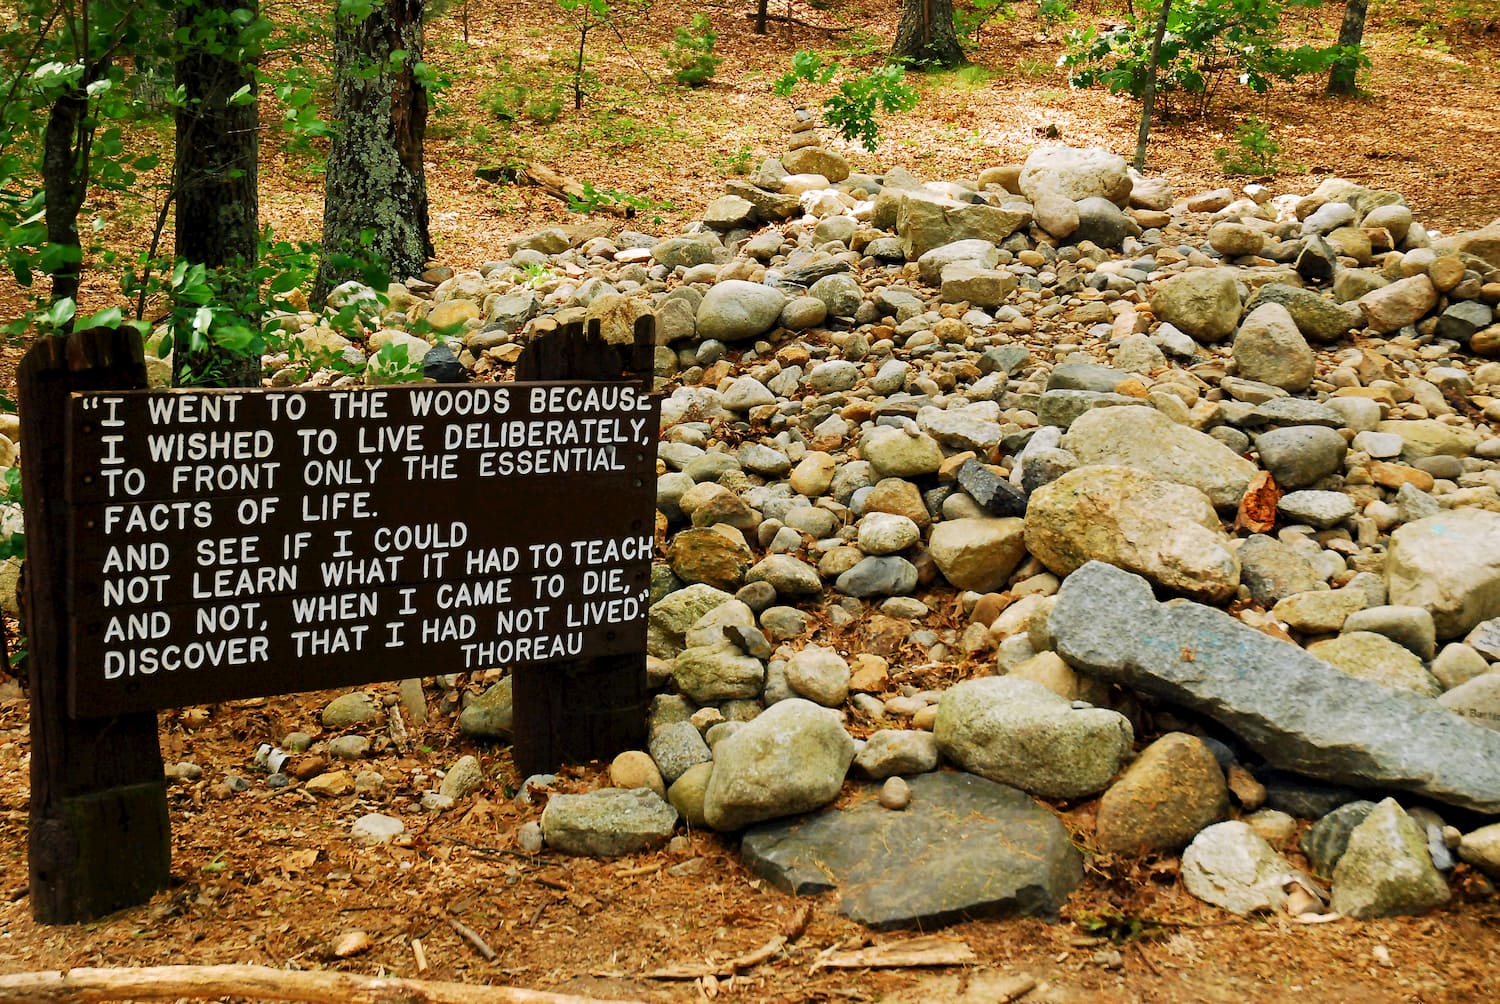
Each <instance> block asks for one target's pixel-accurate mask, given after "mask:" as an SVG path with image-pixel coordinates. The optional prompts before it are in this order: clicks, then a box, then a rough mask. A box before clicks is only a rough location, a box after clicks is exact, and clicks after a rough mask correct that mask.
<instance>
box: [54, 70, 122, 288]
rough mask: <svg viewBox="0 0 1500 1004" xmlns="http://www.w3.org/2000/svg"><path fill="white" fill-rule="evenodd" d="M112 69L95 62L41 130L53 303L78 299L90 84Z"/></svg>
mask: <svg viewBox="0 0 1500 1004" xmlns="http://www.w3.org/2000/svg"><path fill="white" fill-rule="evenodd" d="M108 71H109V60H107V59H106V60H102V61H100V62H98V63H95V64H93V65H91V66H90V67H89V68H88V70H87V71H86V72H85V74H84V79H83V80H80V81H79V82H78V84H77V85H76V86H74V87H72V88H70V89H69V90H68V91H67V92H66V93H64V94H63V95H61V96H60V97H58V98H57V99H56V100H55V101H54V102H53V103H52V108H51V110H50V111H49V112H48V113H47V128H46V130H45V131H44V132H43V134H42V200H43V205H44V207H45V209H46V217H47V243H48V245H50V246H51V247H53V248H56V249H58V250H55V251H53V252H52V254H54V255H56V256H57V258H56V259H55V260H56V262H57V264H56V266H55V267H54V268H53V269H52V270H51V277H52V302H53V303H56V302H57V301H58V300H63V299H67V298H70V297H71V298H72V299H74V300H77V298H78V276H79V272H80V271H81V270H82V267H83V246H82V244H81V243H80V241H79V239H78V213H79V211H80V210H81V209H82V208H83V200H84V197H85V196H86V195H87V194H88V190H89V150H90V147H91V146H92V144H93V139H94V123H93V121H92V120H91V118H90V117H89V113H88V112H89V98H88V87H89V85H90V84H91V83H93V82H94V81H96V80H99V79H100V78H101V77H103V76H104V75H105V74H106V73H107V72H108Z"/></svg>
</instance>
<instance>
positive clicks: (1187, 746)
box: [1094, 732, 1229, 854]
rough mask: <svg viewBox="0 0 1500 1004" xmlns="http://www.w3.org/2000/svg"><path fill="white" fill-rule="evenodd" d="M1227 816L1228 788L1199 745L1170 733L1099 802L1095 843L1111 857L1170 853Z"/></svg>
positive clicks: (1144, 752) (1211, 757)
mask: <svg viewBox="0 0 1500 1004" xmlns="http://www.w3.org/2000/svg"><path fill="white" fill-rule="evenodd" d="M1228 815H1229V786H1228V785H1227V784H1226V783H1225V781H1224V771H1223V769H1222V768H1221V767H1220V766H1219V761H1217V760H1216V759H1214V755H1213V753H1212V751H1210V750H1209V748H1208V747H1207V746H1206V745H1204V743H1203V740H1201V739H1199V738H1198V737H1196V736H1190V735H1186V734H1185V733H1182V732H1170V733H1168V734H1167V735H1164V736H1162V737H1161V738H1160V739H1158V740H1156V742H1154V743H1152V744H1151V745H1150V746H1147V747H1146V748H1145V749H1143V750H1141V755H1140V756H1139V757H1137V758H1136V761H1135V763H1133V764H1131V765H1130V767H1129V769H1127V770H1126V771H1125V773H1124V774H1122V775H1121V776H1120V779H1119V780H1118V781H1116V782H1115V783H1114V784H1112V785H1110V787H1109V790H1108V791H1106V792H1105V793H1104V797H1102V798H1101V799H1099V813H1098V816H1097V822H1096V824H1095V831H1094V836H1095V841H1096V842H1097V843H1098V845H1099V848H1100V850H1103V851H1108V852H1110V853H1114V854H1140V853H1143V852H1146V851H1175V850H1178V849H1179V848H1182V847H1185V846H1186V845H1187V843H1188V841H1190V840H1192V839H1193V837H1195V836H1197V834H1198V831H1199V830H1201V829H1203V828H1204V827H1205V826H1209V825H1210V824H1213V823H1217V822H1219V821H1220V820H1221V819H1224V818H1225V817H1226V816H1228Z"/></svg>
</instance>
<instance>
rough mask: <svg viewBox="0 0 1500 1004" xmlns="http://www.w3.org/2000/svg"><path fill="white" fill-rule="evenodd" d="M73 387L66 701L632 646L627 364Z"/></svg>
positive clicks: (153, 698) (638, 419)
mask: <svg viewBox="0 0 1500 1004" xmlns="http://www.w3.org/2000/svg"><path fill="white" fill-rule="evenodd" d="M75 402H76V407H74V408H72V409H71V410H70V412H69V422H70V429H69V440H68V443H69V445H68V450H69V456H70V458H71V459H70V461H69V464H70V466H69V470H70V471H71V472H72V473H71V474H70V478H71V481H70V489H69V491H70V495H69V499H70V504H71V505H72V507H73V508H72V510H71V512H72V513H73V515H72V517H71V519H72V527H73V531H72V532H73V552H74V554H75V557H76V560H77V562H78V567H77V569H76V570H75V571H74V573H73V575H72V576H71V578H70V580H69V581H70V583H71V585H70V589H71V594H70V595H71V601H70V602H71V611H72V612H71V614H70V616H71V618H72V620H73V623H74V626H75V628H76V637H77V638H78V639H79V640H78V641H77V643H76V646H75V656H76V659H77V661H78V663H79V664H78V667H77V673H76V676H75V690H74V695H75V710H77V708H79V707H83V706H85V705H88V702H90V701H94V702H97V705H89V706H90V708H91V710H97V711H99V712H100V713H102V712H105V711H117V710H136V709H140V710H144V709H145V708H147V707H167V706H171V705H172V704H174V703H178V704H180V703H198V702H203V701H208V700H221V699H226V698H229V697H232V696H258V695H260V694H269V693H278V692H282V691H288V690H296V689H312V688H315V687H316V688H321V687H328V686H336V685H341V684H346V683H359V682H368V681H370V680H373V679H391V678H398V677H401V676H409V675H412V673H414V672H421V673H422V674H423V675H427V674H430V673H438V672H460V671H465V670H472V669H479V668H490V667H492V666H506V665H514V664H517V663H528V662H546V661H553V660H560V659H576V658H580V657H588V656H589V655H592V654H604V653H606V652H623V651H627V650H631V649H632V648H633V649H635V650H643V648H644V636H645V628H644V618H645V611H646V606H647V602H648V589H647V586H648V583H649V577H650V562H651V557H652V554H653V552H654V550H655V541H654V538H653V536H652V527H653V519H654V501H655V499H654V484H655V478H654V470H655V468H654V464H655V456H656V425H657V420H656V412H655V410H654V408H655V402H654V401H653V399H652V398H651V397H650V395H649V394H648V393H646V392H645V391H644V390H643V389H642V388H640V387H638V386H636V385H633V384H589V383H567V384H498V385H477V384H475V385H465V386H455V387H434V386H425V387H406V388H402V387H382V388H375V389H338V390H321V391H298V392H288V391H276V390H273V391H232V392H216V391H161V392H149V393H147V392H121V391H111V392H106V393H98V394H82V395H77V396H76V398H75ZM445 660H446V661H445ZM372 667H373V669H372ZM372 674H373V675H372ZM127 681H130V684H129V686H128V687H126V686H125V684H126V682H127Z"/></svg>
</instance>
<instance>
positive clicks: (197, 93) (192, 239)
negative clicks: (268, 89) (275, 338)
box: [173, 0, 260, 387]
mask: <svg viewBox="0 0 1500 1004" xmlns="http://www.w3.org/2000/svg"><path fill="white" fill-rule="evenodd" d="M258 7H259V4H258V0H192V2H186V3H182V4H181V5H180V6H179V7H178V8H177V27H178V32H179V37H181V38H183V39H185V40H186V42H185V44H184V46H183V49H182V52H181V55H179V57H178V59H177V83H178V84H179V85H181V86H182V88H183V92H184V97H185V99H186V100H185V103H184V104H183V105H182V107H181V108H180V109H179V110H178V112H177V143H176V160H175V163H174V169H173V171H174V187H175V193H174V194H175V201H176V206H177V216H176V226H175V240H176V252H177V257H179V258H183V259H186V260H187V261H190V262H193V263H195V264H203V265H206V266H207V267H208V268H209V269H211V270H217V271H218V272H219V273H220V275H221V280H222V283H223V287H224V289H225V291H226V292H227V293H228V294H229V295H231V296H240V297H249V296H251V295H253V293H254V290H252V289H250V288H249V283H250V282H251V278H250V272H251V268H252V267H253V264H254V262H255V259H256V257H257V252H258V245H259V241H260V197H259V192H258V190H257V186H258V178H259V175H258V171H257V165H258V164H259V156H260V115H259V113H258V112H257V110H256V105H255V101H254V100H253V98H254V94H255V54H254V52H253V51H248V50H246V48H245V47H244V46H242V45H241V44H239V42H238V39H237V36H238V35H239V30H238V29H237V28H236V27H235V25H236V23H237V22H236V19H235V11H237V10H243V11H247V12H248V13H249V14H250V15H251V16H252V17H254V16H255V15H257V14H258V13H259V11H258ZM242 88H249V91H248V92H247V93H248V94H249V95H250V97H251V99H252V100H248V101H246V100H243V99H235V98H234V95H236V94H237V93H239V92H240V91H241V89H242ZM173 369H174V377H175V378H176V381H177V382H183V381H185V380H186V381H187V382H191V383H197V384H203V383H210V384H213V385H216V386H220V387H253V386H256V385H258V384H259V383H260V359H259V358H257V357H256V356H255V355H253V354H247V353H243V352H230V351H226V350H224V349H221V348H218V347H216V346H213V345H210V346H209V347H208V348H207V349H204V350H201V351H197V352H186V351H178V352H176V353H175V354H174V366H173Z"/></svg>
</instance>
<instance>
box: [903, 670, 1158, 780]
mask: <svg viewBox="0 0 1500 1004" xmlns="http://www.w3.org/2000/svg"><path fill="white" fill-rule="evenodd" d="M933 731H934V733H935V734H936V736H937V741H938V748H939V749H940V750H942V752H943V755H944V756H946V757H947V758H948V759H949V760H952V761H953V762H954V763H956V764H958V765H959V766H960V767H962V768H964V769H965V770H967V771H970V772H971V773H974V774H979V775H980V776H982V777H987V778H989V779H990V780H992V781H999V782H1000V783H1001V784H1009V785H1013V786H1015V787H1017V788H1020V789H1021V790H1022V791H1027V792H1030V793H1031V794H1033V795H1040V796H1041V797H1043V798H1079V797H1081V796H1084V795H1092V794H1094V793H1095V792H1098V791H1102V790H1103V789H1104V787H1105V786H1106V785H1107V784H1109V782H1110V779H1111V778H1113V777H1114V776H1115V774H1116V773H1117V772H1118V771H1119V769H1120V767H1121V765H1122V764H1123V763H1124V762H1125V758H1126V757H1127V756H1129V755H1130V746H1131V742H1132V741H1133V739H1134V734H1133V733H1132V731H1131V728H1130V722H1129V721H1128V720H1127V719H1126V718H1125V717H1124V716H1123V715H1121V714H1119V713H1117V712H1114V711H1109V710H1106V709H1104V708H1075V707H1073V703H1072V702H1071V701H1069V700H1067V699H1066V698H1064V697H1061V696H1059V695H1057V694H1055V693H1053V692H1052V691H1050V690H1048V689H1047V688H1046V687H1044V686H1042V685H1041V684H1039V683H1033V682H1032V681H1030V680H1020V679H1015V678H1012V677H1005V676H989V677H982V678H979V679H975V680H965V681H963V682H962V683H958V684H955V685H954V686H952V687H950V688H948V690H947V691H946V692H945V693H944V694H943V698H942V700H941V701H940V702H939V703H938V711H937V721H936V723H935V725H934V726H933Z"/></svg>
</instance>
